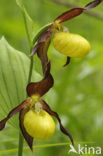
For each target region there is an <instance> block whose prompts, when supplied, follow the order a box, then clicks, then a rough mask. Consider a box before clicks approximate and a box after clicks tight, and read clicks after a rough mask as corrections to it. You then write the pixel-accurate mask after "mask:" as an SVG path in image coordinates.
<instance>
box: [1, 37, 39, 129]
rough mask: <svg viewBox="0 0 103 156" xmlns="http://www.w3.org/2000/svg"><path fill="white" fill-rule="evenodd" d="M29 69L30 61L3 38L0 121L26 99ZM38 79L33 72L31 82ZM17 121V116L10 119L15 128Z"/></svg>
mask: <svg viewBox="0 0 103 156" xmlns="http://www.w3.org/2000/svg"><path fill="white" fill-rule="evenodd" d="M29 67H30V59H29V58H28V57H27V56H26V55H25V54H24V53H22V52H20V51H18V50H16V49H14V48H12V47H11V46H10V45H9V44H8V43H7V41H6V40H5V38H4V37H3V38H2V39H1V40H0V120H1V119H3V118H4V117H5V116H7V114H8V113H9V111H10V110H11V109H13V108H14V107H16V106H17V105H19V104H20V103H21V102H22V101H23V100H25V99H26V86H27V81H28V73H29ZM40 79H41V76H40V75H39V74H38V73H37V72H35V71H34V70H33V74H32V81H38V80H40ZM17 121H18V117H17V116H16V117H14V118H12V119H10V123H11V124H12V125H13V126H15V127H16V125H17V124H16V125H15V123H17Z"/></svg>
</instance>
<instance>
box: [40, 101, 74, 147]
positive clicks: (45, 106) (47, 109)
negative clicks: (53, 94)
mask: <svg viewBox="0 0 103 156" xmlns="http://www.w3.org/2000/svg"><path fill="white" fill-rule="evenodd" d="M41 102H42V104H43V109H44V110H45V111H47V112H48V113H49V114H50V115H52V116H54V117H56V118H57V120H58V122H59V125H60V130H61V131H62V132H63V133H64V134H65V135H67V136H68V137H69V138H70V140H71V142H72V145H74V141H73V138H72V135H71V134H70V132H69V131H67V130H66V129H65V128H64V127H63V125H62V123H61V120H60V118H59V115H58V114H57V113H56V112H54V111H52V110H51V108H50V107H49V106H48V104H47V103H46V102H45V101H41Z"/></svg>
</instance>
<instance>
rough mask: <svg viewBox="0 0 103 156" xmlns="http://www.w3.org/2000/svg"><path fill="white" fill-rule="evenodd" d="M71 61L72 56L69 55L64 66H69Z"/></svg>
mask: <svg viewBox="0 0 103 156" xmlns="http://www.w3.org/2000/svg"><path fill="white" fill-rule="evenodd" d="M69 63H70V57H67V60H66V63H65V64H64V66H63V67H65V66H67V65H68V64H69Z"/></svg>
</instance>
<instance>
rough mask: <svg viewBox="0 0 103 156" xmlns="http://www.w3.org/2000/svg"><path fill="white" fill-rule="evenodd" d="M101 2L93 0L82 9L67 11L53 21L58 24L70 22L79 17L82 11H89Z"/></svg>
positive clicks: (100, 0)
mask: <svg viewBox="0 0 103 156" xmlns="http://www.w3.org/2000/svg"><path fill="white" fill-rule="evenodd" d="M102 1H103V0H94V1H92V2H90V3H88V4H87V5H86V6H85V7H84V8H73V9H71V10H69V11H66V12H64V13H63V14H61V15H60V16H59V17H57V18H56V20H55V21H58V23H62V22H65V21H67V20H70V19H72V18H74V17H76V16H78V15H80V14H81V13H82V12H83V11H84V10H89V9H92V8H94V7H96V6H97V5H99V4H100V3H101V2H102Z"/></svg>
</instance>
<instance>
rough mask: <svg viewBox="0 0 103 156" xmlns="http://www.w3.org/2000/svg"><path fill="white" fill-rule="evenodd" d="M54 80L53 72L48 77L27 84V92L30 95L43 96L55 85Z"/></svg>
mask: <svg viewBox="0 0 103 156" xmlns="http://www.w3.org/2000/svg"><path fill="white" fill-rule="evenodd" d="M53 84H54V80H53V77H52V75H51V74H48V75H47V77H46V78H44V79H42V80H41V81H39V82H31V83H30V84H29V85H28V86H27V94H28V96H32V95H34V94H37V95H39V96H40V97H41V96H43V95H44V94H45V93H46V92H48V90H49V89H50V88H51V87H52V86H53Z"/></svg>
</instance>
